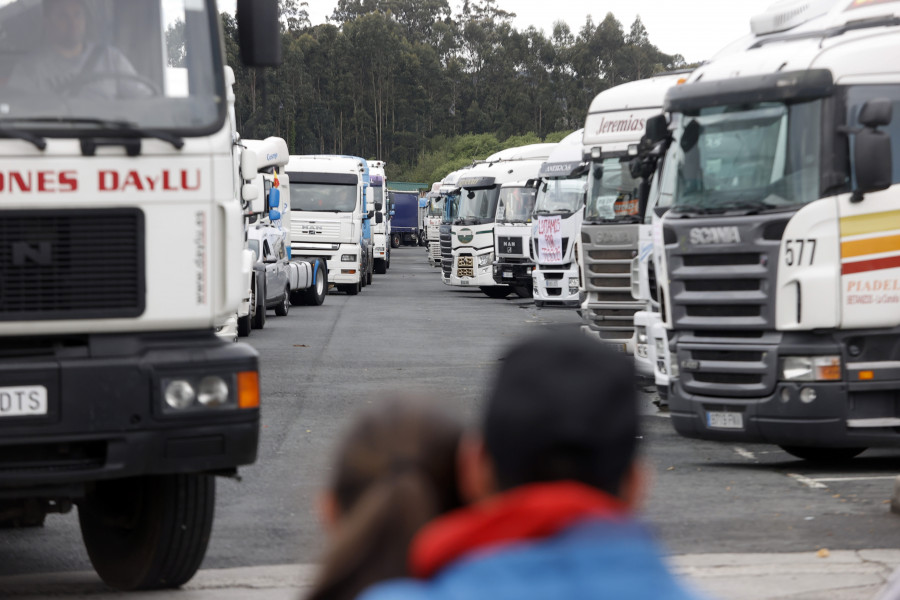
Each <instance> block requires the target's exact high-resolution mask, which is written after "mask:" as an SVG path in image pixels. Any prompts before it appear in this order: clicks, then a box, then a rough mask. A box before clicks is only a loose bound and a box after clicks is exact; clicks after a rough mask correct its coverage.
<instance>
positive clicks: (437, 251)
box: [424, 181, 445, 267]
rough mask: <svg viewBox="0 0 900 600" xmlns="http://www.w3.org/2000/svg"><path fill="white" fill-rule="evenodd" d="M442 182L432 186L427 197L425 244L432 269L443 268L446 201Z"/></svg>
mask: <svg viewBox="0 0 900 600" xmlns="http://www.w3.org/2000/svg"><path fill="white" fill-rule="evenodd" d="M441 185H442V182H440V181H437V182H435V183H434V184H433V185H432V186H431V191H430V192H428V193H427V194H426V195H425V199H426V209H425V219H424V227H425V243H426V244H427V246H426V252H427V254H428V264H429V265H431V266H432V267H439V266H441V219H442V217H443V215H444V200H445V197H444V196H442V195H441Z"/></svg>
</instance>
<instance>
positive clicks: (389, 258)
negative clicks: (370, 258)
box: [384, 250, 391, 270]
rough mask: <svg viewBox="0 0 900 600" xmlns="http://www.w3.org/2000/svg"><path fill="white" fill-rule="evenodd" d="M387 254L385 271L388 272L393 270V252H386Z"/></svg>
mask: <svg viewBox="0 0 900 600" xmlns="http://www.w3.org/2000/svg"><path fill="white" fill-rule="evenodd" d="M386 254H387V258H385V260H384V269H385V270H388V269H390V268H391V251H390V250H388V251H387V252H386Z"/></svg>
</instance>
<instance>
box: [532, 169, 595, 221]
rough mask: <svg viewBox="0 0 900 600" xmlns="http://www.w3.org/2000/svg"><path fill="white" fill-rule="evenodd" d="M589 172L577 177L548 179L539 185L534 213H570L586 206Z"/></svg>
mask: <svg viewBox="0 0 900 600" xmlns="http://www.w3.org/2000/svg"><path fill="white" fill-rule="evenodd" d="M586 190H587V174H585V175H583V176H581V177H579V178H577V179H547V180H544V181H543V182H541V185H540V187H538V193H537V203H536V204H535V205H534V214H536V215H538V214H552V213H560V214H566V215H570V214H572V213H574V212H576V211H578V210H581V209H582V208H584V196H585V191H586Z"/></svg>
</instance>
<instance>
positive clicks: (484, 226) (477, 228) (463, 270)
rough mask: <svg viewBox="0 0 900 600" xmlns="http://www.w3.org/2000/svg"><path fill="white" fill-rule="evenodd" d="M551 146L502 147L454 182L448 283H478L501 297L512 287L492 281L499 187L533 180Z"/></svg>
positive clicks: (491, 294) (486, 290) (483, 290)
mask: <svg viewBox="0 0 900 600" xmlns="http://www.w3.org/2000/svg"><path fill="white" fill-rule="evenodd" d="M555 147H556V144H532V145H529V146H521V147H518V148H509V149H507V150H501V151H500V152H497V153H496V154H493V155H491V156H489V157H488V158H487V159H486V160H485V161H483V162H481V163H478V164H475V165H473V166H472V167H471V168H470V169H468V170H467V171H465V173H464V174H463V175H462V176H461V177H460V178H459V179H458V180H457V185H458V186H459V188H460V196H459V209H458V213H457V215H456V218H455V219H454V220H453V225H452V228H451V242H452V263H451V273H450V277H449V282H448V283H449V285H452V286H461V287H478V288H480V289H481V291H482V292H484V293H485V294H486V295H487V296H489V297H491V298H505V297H506V296H508V295H509V294H510V293H511V292H512V291H513V290H512V288H511V287H510V286H509V285H497V284H496V282H495V281H494V226H495V223H496V216H497V204H498V200H499V199H500V188H501V187H502V186H503V184H505V183H513V182H527V181H528V180H529V179H533V178H536V177H537V174H538V171H539V170H540V167H541V164H542V163H543V162H544V161H545V160H547V158H548V157H549V156H550V152H551V151H552V150H553V148H555ZM529 231H530V230H529ZM525 235H526V236H527V232H526V234H525Z"/></svg>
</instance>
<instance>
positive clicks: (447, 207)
mask: <svg viewBox="0 0 900 600" xmlns="http://www.w3.org/2000/svg"><path fill="white" fill-rule="evenodd" d="M458 214H459V194H448V195H447V199H446V201H445V202H444V214H443V217H442V218H441V222H442V223H452V222H453V220H454V219H455V218H456V215H458Z"/></svg>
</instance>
